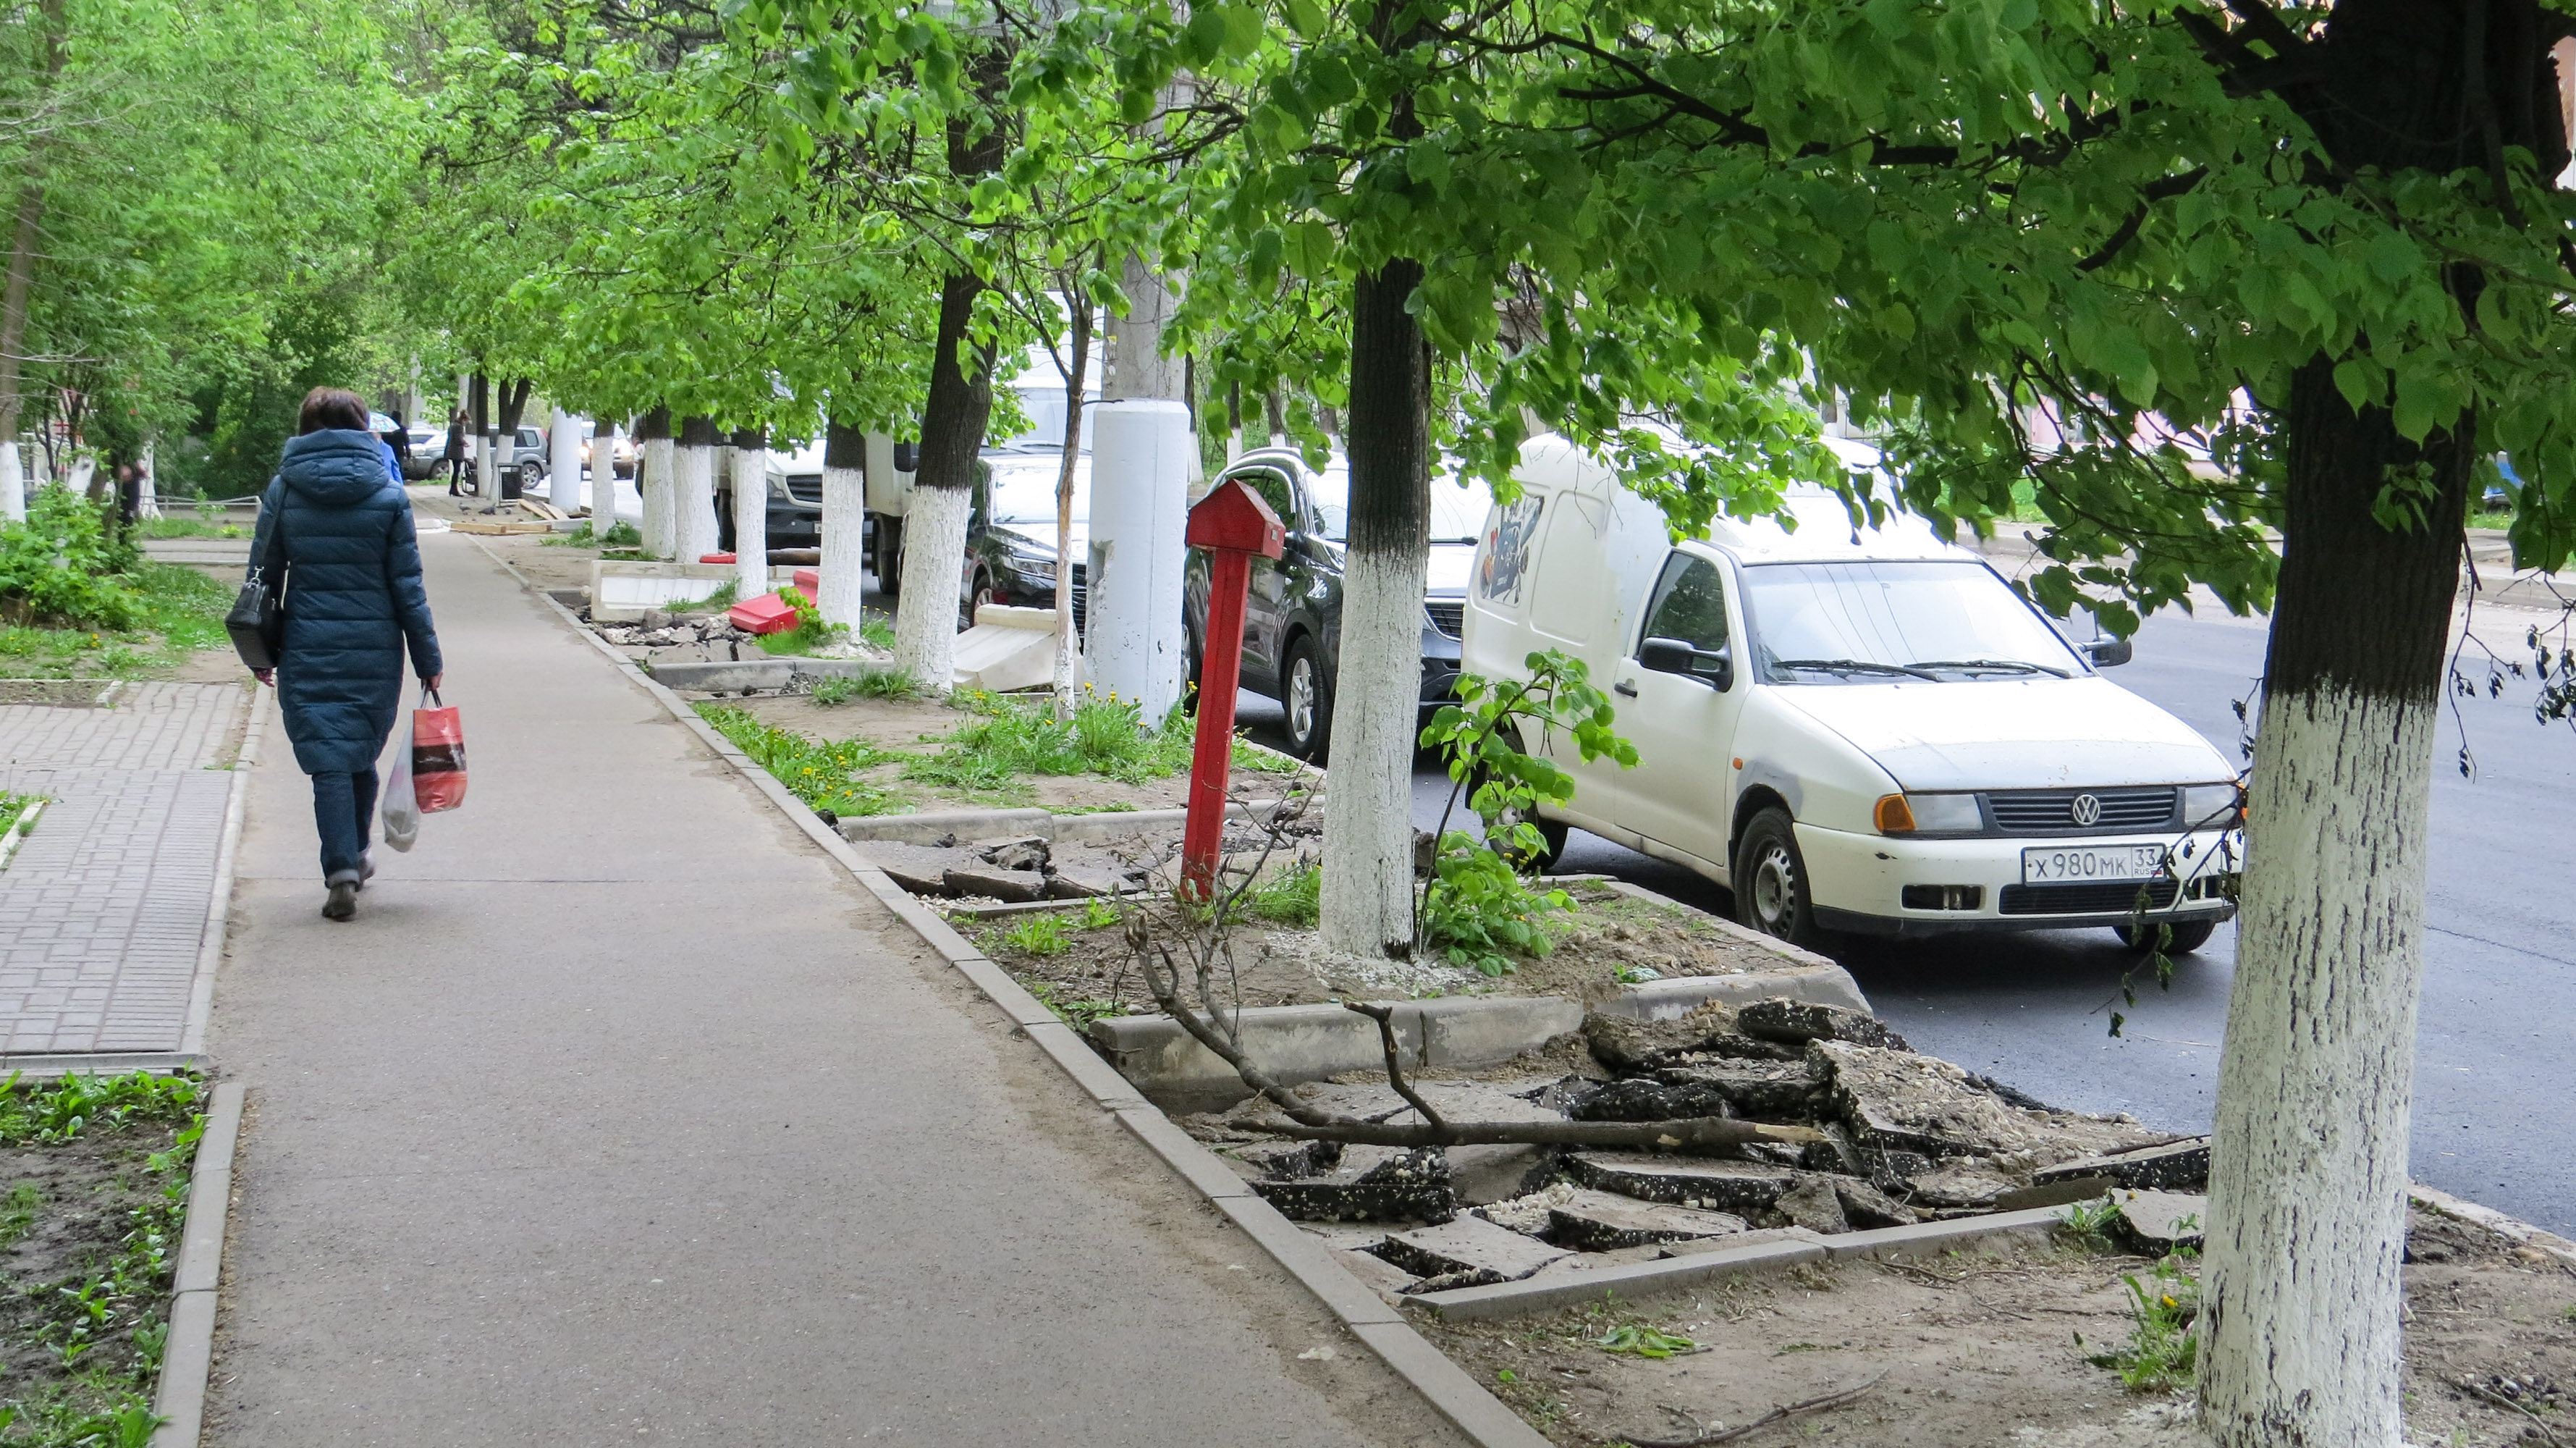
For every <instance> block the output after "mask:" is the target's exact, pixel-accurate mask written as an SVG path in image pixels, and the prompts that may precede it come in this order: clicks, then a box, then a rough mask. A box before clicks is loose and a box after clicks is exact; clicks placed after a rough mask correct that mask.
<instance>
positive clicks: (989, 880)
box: [940, 865, 1047, 902]
mask: <svg viewBox="0 0 2576 1448" xmlns="http://www.w3.org/2000/svg"><path fill="white" fill-rule="evenodd" d="M940 878H941V879H942V880H944V881H945V882H946V883H947V885H948V889H949V891H950V893H952V894H957V895H975V896H981V897H983V898H985V899H988V900H1007V901H1014V902H1016V901H1022V900H1043V899H1045V898H1046V892H1047V887H1046V876H1044V875H1041V874H1039V873H1038V872H1037V871H1035V870H1005V869H1003V868H1002V867H1001V866H999V865H967V866H964V867H961V868H958V869H952V870H950V871H948V872H947V873H946V874H944V875H942V876H941V877H940Z"/></svg>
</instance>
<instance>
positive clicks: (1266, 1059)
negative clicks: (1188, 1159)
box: [1091, 1004, 1421, 1111]
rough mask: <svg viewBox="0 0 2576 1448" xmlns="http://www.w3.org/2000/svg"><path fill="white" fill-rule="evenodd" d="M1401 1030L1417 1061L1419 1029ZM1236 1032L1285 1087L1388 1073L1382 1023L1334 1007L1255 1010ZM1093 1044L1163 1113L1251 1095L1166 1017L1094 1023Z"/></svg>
mask: <svg viewBox="0 0 2576 1448" xmlns="http://www.w3.org/2000/svg"><path fill="white" fill-rule="evenodd" d="M1396 1028H1397V1029H1396V1039H1397V1041H1398V1043H1399V1044H1400V1045H1402V1046H1403V1047H1405V1048H1406V1049H1407V1053H1408V1056H1409V1057H1411V1056H1414V1055H1417V1054H1418V1052H1419V1049H1420V1043H1421V1035H1420V1027H1419V1024H1418V1023H1417V1022H1414V1021H1410V1020H1408V1019H1406V1017H1405V1015H1404V1014H1403V1013H1401V1012H1399V1013H1398V1015H1397V1019H1396ZM1239 1029H1240V1031H1241V1033H1242V1041H1243V1048H1244V1050H1245V1051H1246V1052H1248V1053H1249V1054H1250V1055H1251V1056H1252V1058H1253V1059H1254V1060H1256V1061H1259V1062H1260V1063H1261V1067H1262V1069H1263V1070H1264V1071H1267V1072H1269V1073H1270V1075H1271V1076H1272V1078H1273V1079H1276V1080H1278V1081H1280V1082H1283V1083H1285V1084H1287V1085H1291V1086H1294V1085H1297V1084H1299V1083H1301V1082H1306V1081H1321V1080H1323V1079H1324V1078H1326V1077H1328V1076H1338V1075H1340V1074H1341V1073H1343V1072H1345V1071H1369V1070H1384V1069H1385V1068H1386V1054H1385V1052H1384V1051H1383V1050H1381V1049H1380V1048H1379V1046H1378V1039H1377V1023H1376V1022H1374V1021H1371V1020H1369V1019H1368V1018H1366V1017H1364V1016H1361V1015H1358V1014H1356V1013H1354V1012H1351V1011H1346V1010H1344V1009H1342V1008H1341V1007H1340V1006H1337V1005H1329V1004H1326V1005H1306V1006H1256V1007H1254V1008H1252V1009H1250V1010H1247V1011H1245V1012H1243V1014H1242V1017H1241V1021H1240V1024H1239ZM1091 1039H1092V1040H1093V1042H1094V1043H1096V1044H1097V1045H1098V1046H1099V1048H1100V1052H1101V1054H1102V1055H1104V1056H1106V1057H1107V1058H1108V1060H1109V1063H1110V1064H1111V1065H1113V1066H1116V1067H1117V1068H1118V1071H1119V1074H1121V1075H1123V1076H1125V1077H1126V1078H1127V1079H1128V1080H1130V1081H1132V1082H1134V1083H1135V1084H1136V1089H1137V1090H1138V1091H1140V1092H1142V1093H1144V1096H1145V1098H1146V1099H1147V1100H1149V1101H1152V1102H1153V1103H1154V1104H1155V1105H1157V1106H1160V1107H1162V1108H1163V1109H1164V1110H1166V1111H1223V1110H1225V1109H1226V1108H1227V1107H1229V1106H1232V1105H1234V1104H1235V1103H1237V1102H1239V1101H1242V1100H1244V1099H1245V1098H1247V1097H1249V1096H1251V1095H1252V1089H1251V1088H1250V1087H1248V1086H1246V1085H1244V1084H1243V1080H1242V1078H1241V1077H1239V1076H1237V1075H1235V1074H1234V1068H1233V1067H1231V1066H1228V1065H1227V1064H1225V1062H1223V1061H1221V1060H1218V1059H1217V1057H1216V1055H1215V1053H1214V1052H1211V1051H1209V1050H1208V1049H1207V1048H1206V1047H1204V1046H1201V1045H1200V1044H1199V1043H1198V1042H1197V1041H1195V1040H1193V1039H1191V1037H1190V1036H1189V1034H1188V1033H1187V1032H1185V1031H1183V1030H1182V1029H1181V1026H1180V1023H1179V1022H1177V1021H1175V1020H1173V1019H1172V1018H1171V1017H1169V1016H1118V1017H1113V1018H1110V1019H1106V1020H1099V1021H1094V1022H1092V1025H1091ZM1408 1064H1411V1062H1410V1060H1408Z"/></svg>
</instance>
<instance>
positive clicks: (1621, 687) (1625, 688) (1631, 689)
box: [1610, 679, 1637, 699]
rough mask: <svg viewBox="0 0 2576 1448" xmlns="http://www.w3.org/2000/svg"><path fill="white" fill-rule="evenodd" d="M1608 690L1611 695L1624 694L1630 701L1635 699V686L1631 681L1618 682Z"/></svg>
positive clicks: (1622, 680)
mask: <svg viewBox="0 0 2576 1448" xmlns="http://www.w3.org/2000/svg"><path fill="white" fill-rule="evenodd" d="M1610 690H1611V692H1612V693H1616V694H1625V695H1627V696H1628V697H1629V698H1631V699H1633V698H1636V697H1637V686H1636V684H1635V682H1634V681H1632V680H1628V679H1621V680H1620V681H1619V682H1617V683H1615V684H1612V685H1611V686H1610Z"/></svg>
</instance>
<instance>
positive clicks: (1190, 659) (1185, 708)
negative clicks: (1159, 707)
mask: <svg viewBox="0 0 2576 1448" xmlns="http://www.w3.org/2000/svg"><path fill="white" fill-rule="evenodd" d="M1205 663H1206V660H1205V658H1204V656H1203V654H1202V651H1201V650H1200V648H1199V631H1198V630H1197V629H1194V628H1192V627H1190V626H1189V625H1188V624H1187V623H1183V624H1182V625H1181V712H1182V713H1183V714H1186V715H1188V716H1189V717H1190V718H1193V719H1195V718H1197V717H1198V715H1199V680H1200V670H1201V669H1202V668H1203V667H1204V666H1205Z"/></svg>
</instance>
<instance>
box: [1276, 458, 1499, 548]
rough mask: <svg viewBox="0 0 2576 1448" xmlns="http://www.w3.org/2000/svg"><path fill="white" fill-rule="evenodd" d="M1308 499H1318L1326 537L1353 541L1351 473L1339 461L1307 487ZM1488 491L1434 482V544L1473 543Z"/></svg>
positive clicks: (1440, 480) (1449, 480)
mask: <svg viewBox="0 0 2576 1448" xmlns="http://www.w3.org/2000/svg"><path fill="white" fill-rule="evenodd" d="M1306 491H1307V496H1309V497H1311V498H1312V499H1314V502H1315V511H1316V512H1317V513H1320V514H1322V515H1323V516H1322V518H1321V519H1320V522H1321V524H1322V528H1321V532H1322V533H1323V535H1324V537H1326V538H1328V539H1330V540H1332V541H1333V542H1335V543H1347V542H1349V541H1350V540H1351V471H1350V469H1349V468H1348V467H1347V466H1345V465H1344V464H1343V463H1342V462H1341V461H1340V460H1339V459H1338V458H1337V459H1335V460H1334V462H1333V465H1332V466H1331V467H1329V468H1326V469H1325V470H1324V471H1323V472H1321V473H1317V474H1314V475H1312V477H1311V478H1310V479H1309V481H1308V483H1307V485H1306ZM1485 502H1486V495H1485V490H1484V489H1482V488H1475V489H1472V490H1471V489H1468V488H1462V487H1460V486H1458V483H1457V480H1456V479H1454V478H1443V477H1434V478H1433V479H1432V480H1431V541H1432V542H1434V543H1473V542H1475V541H1476V535H1477V533H1478V532H1479V531H1481V530H1482V529H1483V528H1484V526H1485Z"/></svg>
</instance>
